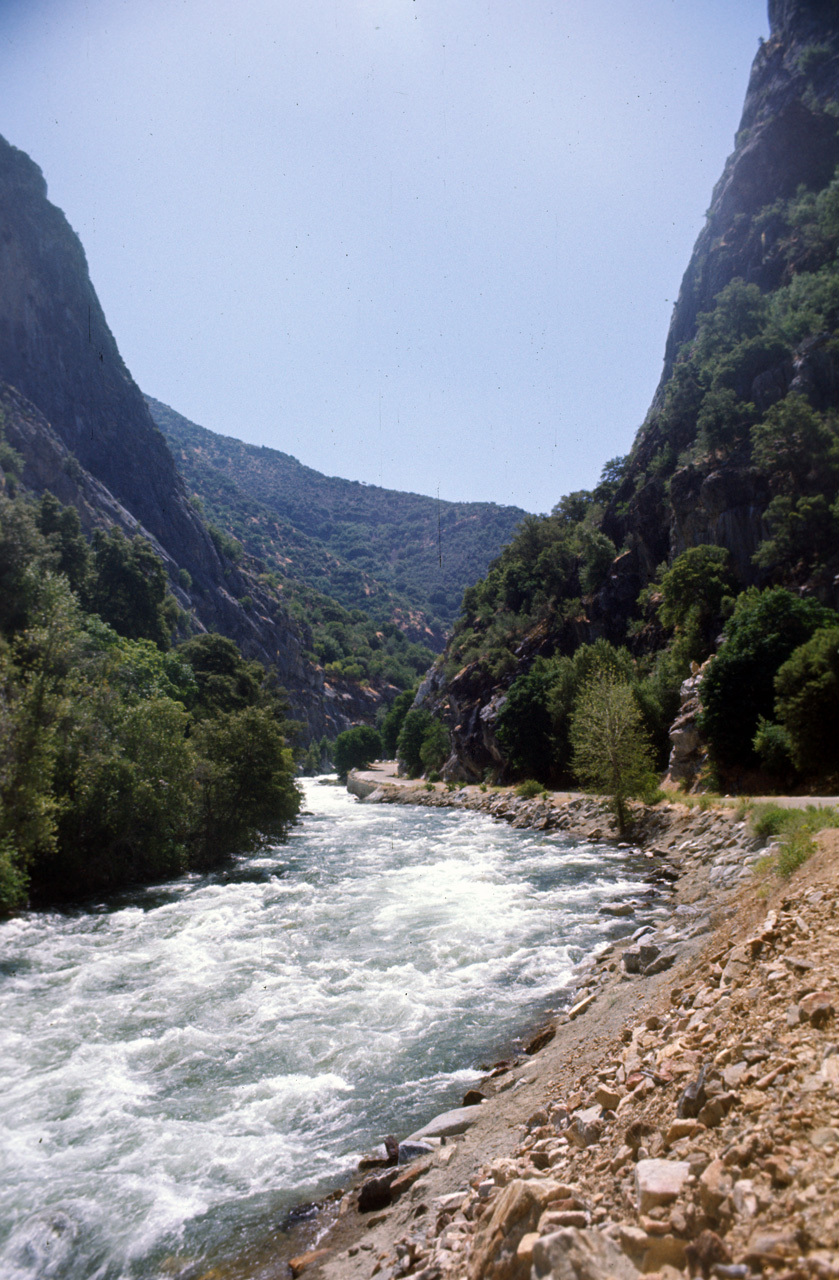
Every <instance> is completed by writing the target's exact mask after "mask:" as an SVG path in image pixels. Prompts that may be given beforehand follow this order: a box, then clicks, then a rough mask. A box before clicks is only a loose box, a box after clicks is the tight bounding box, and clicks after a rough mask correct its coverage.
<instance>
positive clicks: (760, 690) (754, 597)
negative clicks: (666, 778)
mask: <svg viewBox="0 0 839 1280" xmlns="http://www.w3.org/2000/svg"><path fill="white" fill-rule="evenodd" d="M836 623H839V619H837V615H836V614H835V613H834V612H833V610H832V609H826V608H824V607H823V606H822V605H820V604H818V603H817V602H816V601H815V600H802V599H800V598H799V597H797V596H793V595H792V594H791V592H789V591H786V590H784V588H783V587H774V588H771V589H770V590H768V591H763V592H760V591H757V590H755V589H754V588H751V589H750V590H749V591H746V592H744V593H743V594H742V595H741V596H740V597H739V598H738V601H737V607H736V609H735V612H734V614H733V616H732V617H731V618H729V620H728V622H727V623H726V626H725V641H724V643H723V645H722V646H721V648H720V649H719V651H718V653H717V654H716V656H715V657H714V659H713V661H712V662H711V664H710V666H709V668H708V671H707V672H706V674H705V676H704V678H703V681H702V706H703V711H702V717H701V728H702V731H703V732H704V733H705V735H706V736H707V738H708V742H709V746H710V749H711V752H712V755H713V758H714V761H715V763H717V764H721V765H723V766H726V767H734V766H738V765H739V766H746V765H749V764H755V763H756V761H757V756H756V753H755V750H754V746H753V743H754V737H755V734H756V733H757V728H758V721H759V720H760V718H761V716H762V717H763V718H764V719H766V720H771V719H772V715H773V711H774V704H775V675H776V673H777V671H778V669H779V667H780V666H781V665H782V664H783V663H784V662H786V660H787V658H789V657H790V655H791V654H792V653H793V651H794V650H795V649H797V648H798V646H799V645H801V644H803V643H804V642H805V641H806V640H808V639H809V638H810V636H811V635H813V633H814V632H815V631H817V630H818V629H819V628H820V627H824V626H829V625H831V624H836Z"/></svg>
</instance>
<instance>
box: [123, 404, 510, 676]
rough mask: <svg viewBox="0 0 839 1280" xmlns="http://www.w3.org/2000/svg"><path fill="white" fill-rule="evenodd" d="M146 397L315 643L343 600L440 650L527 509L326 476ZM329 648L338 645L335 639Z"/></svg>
mask: <svg viewBox="0 0 839 1280" xmlns="http://www.w3.org/2000/svg"><path fill="white" fill-rule="evenodd" d="M148 403H149V407H150V408H151V411H152V414H153V416H154V418H155V421H156V422H157V424H158V426H159V427H160V428H161V430H162V431H163V432H164V434H165V435H166V437H167V440H168V442H169V446H170V448H171V449H172V451H173V453H174V455H175V459H176V461H177V464H178V467H179V468H180V470H181V472H182V473H183V475H184V478H185V479H186V482H187V485H188V486H189V488H190V490H191V491H192V492H193V493H194V494H195V496H196V499H197V501H198V502H199V503H200V506H201V510H202V511H203V512H204V513H205V514H206V516H207V519H208V520H209V521H210V522H211V524H212V525H213V526H215V528H216V536H217V537H218V538H220V539H223V540H225V546H226V549H227V550H228V551H230V550H231V549H232V550H233V552H234V554H235V544H236V542H238V543H239V544H240V546H241V547H243V548H244V549H245V550H246V551H248V552H249V553H250V554H252V555H254V556H256V557H258V558H259V559H260V560H262V561H263V562H264V564H265V567H266V570H267V571H268V572H269V573H270V574H271V575H273V577H274V579H275V581H276V582H277V583H278V584H280V585H281V586H282V590H283V595H284V598H285V599H286V600H287V601H288V602H290V603H291V605H292V609H294V608H295V607H296V608H298V609H299V610H301V611H302V612H303V613H304V614H305V616H306V620H307V621H308V622H309V623H310V624H311V625H312V626H313V628H314V630H315V634H316V644H318V645H319V644H321V642H322V638H323V635H324V626H323V624H324V623H329V622H330V621H331V620H332V619H330V618H329V617H328V616H325V615H328V614H329V612H330V610H331V608H332V606H333V605H334V603H335V602H337V604H339V605H341V606H343V609H344V611H345V615H344V617H343V619H342V625H344V626H346V625H347V617H348V616H351V617H352V619H353V620H354V623H355V625H356V626H360V625H362V622H361V618H360V617H359V616H358V615H359V614H362V615H363V616H364V618H366V619H367V620H368V624H369V623H372V624H375V625H373V626H372V633H373V634H374V635H375V633H376V632H377V631H382V632H386V629H387V628H388V627H393V628H396V629H397V630H398V631H399V632H402V633H404V634H405V636H406V637H407V638H408V639H409V640H412V641H415V642H420V643H421V644H423V645H430V646H431V647H432V648H433V649H435V650H437V651H438V652H439V650H440V649H441V648H442V646H443V641H444V637H445V634H446V633H447V632H448V631H449V630H450V629H451V625H452V622H453V620H454V617H455V615H456V613H457V610H458V607H459V605H460V599H461V595H462V592H463V588H464V586H465V585H466V584H467V583H469V582H473V581H474V580H475V579H476V578H477V577H478V576H479V575H480V574H482V573H484V572H485V570H486V567H487V565H488V563H489V561H490V559H491V558H492V556H493V555H495V554H497V552H498V550H499V549H500V547H501V546H503V544H504V543H505V542H506V541H507V539H508V538H509V537H510V536H511V534H512V532H513V530H514V528H515V527H516V525H517V524H518V522H519V521H520V520H521V519H522V517H523V516H524V515H525V513H524V512H523V511H521V510H520V509H519V508H517V507H499V506H496V505H495V504H494V503H489V502H487V503H477V502H464V503H454V502H439V501H435V500H434V499H433V498H426V497H422V496H420V495H418V494H412V493H397V492H394V491H392V490H389V489H382V488H379V487H377V486H375V485H363V484H359V483H358V482H354V481H349V480H340V479H334V478H330V477H327V476H323V475H320V474H319V473H318V472H316V471H313V470H311V468H309V467H304V466H302V464H301V463H299V462H297V461H296V460H295V459H294V458H292V457H290V456H289V455H288V454H285V453H280V452H278V451H277V450H275V449H267V448H264V447H263V448H260V447H257V446H255V445H248V444H244V443H242V442H241V441H239V440H234V439H231V438H229V437H226V436H219V435H215V434H214V433H213V432H210V431H206V430H205V429H204V428H203V427H199V426H196V425H195V424H194V423H191V422H188V421H187V419H186V418H183V417H181V415H180V414H177V413H174V412H173V410H171V409H169V408H167V406H166V405H163V404H160V403H159V401H156V400H153V399H151V398H149V401H148ZM240 554H241V552H240ZM333 641H334V635H333ZM325 643H327V644H328V642H325ZM328 648H329V651H330V652H332V653H334V652H335V644H334V643H332V644H328ZM346 659H349V660H350V661H352V660H353V650H352V647H345V648H344V649H343V650H342V652H341V654H340V656H338V657H333V658H331V659H327V660H328V661H333V662H342V661H345V660H346ZM427 665H428V663H426V666H427Z"/></svg>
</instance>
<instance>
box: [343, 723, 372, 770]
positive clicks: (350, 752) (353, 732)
mask: <svg viewBox="0 0 839 1280" xmlns="http://www.w3.org/2000/svg"><path fill="white" fill-rule="evenodd" d="M381 753H382V739H381V737H380V736H379V734H378V733H377V732H376V730H375V729H374V728H373V727H372V725H369V724H359V725H356V726H355V728H353V729H346V730H345V731H344V732H343V733H339V734H338V737H337V738H336V739H335V746H334V748H333V751H332V761H333V763H334V765H335V770H336V772H337V773H339V774H341V775H342V776H343V775H345V774H347V773H349V771H350V769H366V768H367V766H368V765H369V764H370V762H371V761H372V760H376V759H378V758H379V757H380V756H381Z"/></svg>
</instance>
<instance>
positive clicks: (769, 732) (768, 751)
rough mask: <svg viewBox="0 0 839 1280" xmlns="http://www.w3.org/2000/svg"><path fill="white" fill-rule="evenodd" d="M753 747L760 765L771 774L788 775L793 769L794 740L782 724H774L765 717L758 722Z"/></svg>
mask: <svg viewBox="0 0 839 1280" xmlns="http://www.w3.org/2000/svg"><path fill="white" fill-rule="evenodd" d="M753 746H754V749H755V752H756V753H757V756H758V759H759V760H760V763H761V764H762V765H763V767H764V769H768V771H769V772H770V773H775V774H779V775H783V774H787V773H789V772H790V769H791V768H792V740H791V738H790V736H789V734H788V732H787V730H786V729H785V728H784V726H783V725H781V724H773V723H772V721H771V720H765V719H764V718H763V716H761V717H760V719H759V720H758V722H757V733H756V734H755V736H754V741H753Z"/></svg>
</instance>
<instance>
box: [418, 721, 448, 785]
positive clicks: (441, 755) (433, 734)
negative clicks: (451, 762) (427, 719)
mask: <svg viewBox="0 0 839 1280" xmlns="http://www.w3.org/2000/svg"><path fill="white" fill-rule="evenodd" d="M450 750H451V740H450V738H449V731H448V729H447V728H446V726H445V725H444V724H443V722H442V720H432V721H431V724H430V725H429V726H428V728H427V729H426V731H425V733H424V734H423V737H422V742H421V743H420V762H421V763H422V767H423V772H424V773H426V774H428V773H435V772H437V771H438V770H439V769H442V767H443V765H444V764H445V763H446V761H447V760H448V758H449V751H450Z"/></svg>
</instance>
